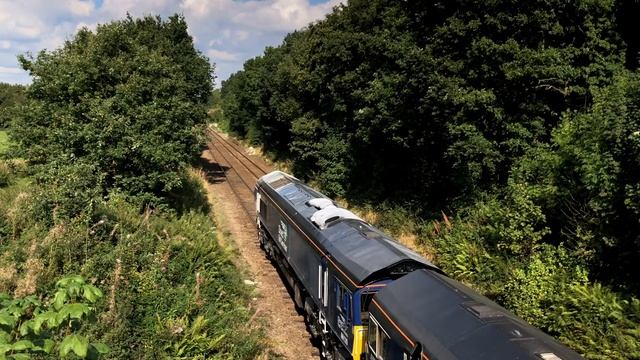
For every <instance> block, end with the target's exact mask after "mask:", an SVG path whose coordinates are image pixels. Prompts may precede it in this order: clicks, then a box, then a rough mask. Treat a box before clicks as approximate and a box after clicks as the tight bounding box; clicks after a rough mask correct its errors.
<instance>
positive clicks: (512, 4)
mask: <svg viewBox="0 0 640 360" xmlns="http://www.w3.org/2000/svg"><path fill="white" fill-rule="evenodd" d="M639 10H640V7H638V6H637V3H636V4H630V3H629V2H622V1H621V2H615V1H613V0H599V1H578V0H576V1H557V0H531V1H524V2H522V1H509V0H499V1H477V0H458V1H452V2H415V1H413V2H412V1H409V2H396V1H388V0H374V1H364V0H351V1H349V2H348V4H347V5H344V6H339V7H337V8H336V9H334V11H333V13H332V14H330V15H329V16H328V17H327V18H326V19H325V20H323V21H320V22H319V23H316V24H312V25H310V26H309V27H308V28H307V29H304V30H302V31H299V32H295V33H292V34H289V35H288V36H287V37H286V38H285V40H284V42H283V44H282V45H281V46H279V47H276V48H268V49H267V50H266V51H265V53H264V54H263V55H262V56H260V57H257V58H255V59H251V60H249V61H248V62H246V63H245V66H244V69H243V70H242V71H240V72H238V73H236V74H234V75H233V76H231V77H230V79H229V80H228V81H226V82H224V83H223V86H222V91H221V95H222V105H223V109H224V119H223V120H222V121H224V122H226V123H225V126H226V127H227V128H228V129H229V130H230V131H231V132H232V133H234V134H236V135H238V136H240V137H243V138H246V139H248V140H249V141H251V142H253V143H256V144H262V145H263V147H264V148H265V149H266V150H267V151H268V152H270V153H271V154H273V155H274V156H275V157H276V158H277V159H281V160H285V161H288V162H290V163H291V166H292V169H293V171H294V172H295V174H296V175H297V176H298V177H301V178H304V179H308V180H313V181H315V182H316V183H317V184H318V185H319V186H321V187H322V188H323V189H324V190H325V191H327V192H329V193H331V194H333V195H339V196H346V197H347V198H348V199H349V200H350V201H351V202H356V203H358V202H360V203H365V204H366V203H380V202H384V203H385V204H387V205H384V206H385V207H387V208H393V209H396V208H398V207H400V208H404V209H405V210H401V211H400V213H403V211H407V210H408V211H409V212H412V213H415V214H416V215H417V219H416V220H414V222H415V224H416V225H415V226H414V227H413V228H414V230H415V231H416V232H417V233H418V234H419V235H420V236H419V239H418V242H419V243H422V244H426V245H428V246H429V247H430V248H431V249H432V251H433V255H434V256H435V258H436V260H437V261H438V263H439V264H440V265H441V266H442V267H443V268H444V269H445V270H447V271H448V272H450V273H451V274H452V275H454V276H456V277H458V278H460V279H462V280H464V281H466V282H468V283H470V284H472V285H473V286H475V287H476V288H478V289H480V290H482V291H484V292H485V293H487V294H489V295H490V296H492V297H493V298H495V299H496V300H498V301H500V302H501V303H502V304H505V305H506V306H507V307H509V308H510V309H512V310H513V311H515V312H516V313H517V314H518V315H520V316H522V317H524V318H526V319H527V320H529V321H531V322H532V323H534V324H535V325H537V326H540V327H542V328H543V329H545V330H546V331H548V332H550V333H552V334H554V335H556V336H558V337H559V338H561V339H562V340H563V341H565V342H567V343H568V344H569V345H571V346H572V347H574V348H575V349H577V350H579V351H580V352H582V353H583V354H585V355H587V356H588V357H590V358H599V357H605V358H629V357H631V358H640V346H638V344H639V343H640V335H639V334H640V313H639V309H638V300H637V299H636V298H633V296H632V295H634V294H637V293H638V291H639V290H640V281H639V280H638V279H640V270H639V269H638V267H637V266H635V262H636V261H637V259H638V258H639V257H640V238H639V237H638V234H639V233H640V221H639V219H640V212H639V209H640V195H638V194H640V172H638V169H639V168H640V135H639V134H640V133H639V131H640V112H639V111H640V110H639V106H640V105H639V104H640V97H639V96H640V82H639V75H638V74H637V72H636V70H635V68H636V67H637V65H638V62H637V59H638V42H637V39H636V38H635V34H634V31H635V30H633V29H636V28H637V27H634V24H633V21H634V20H632V19H634V18H637V15H638V13H639ZM441 211H444V212H445V213H449V214H450V213H454V214H455V215H456V216H455V218H454V220H453V221H451V219H449V218H445V219H446V221H444V220H439V218H440V217H441V215H440V214H441ZM434 220H435V222H434ZM442 221H444V224H446V225H443V223H442ZM560 259H562V260H560ZM601 284H604V285H601ZM614 310H615V311H614ZM578 314H579V315H578Z"/></svg>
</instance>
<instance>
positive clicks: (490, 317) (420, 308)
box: [370, 270, 582, 360]
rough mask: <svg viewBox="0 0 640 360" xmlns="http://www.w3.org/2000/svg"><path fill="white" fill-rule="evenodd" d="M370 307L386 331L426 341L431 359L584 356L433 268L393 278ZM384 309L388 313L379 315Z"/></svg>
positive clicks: (538, 359)
mask: <svg viewBox="0 0 640 360" xmlns="http://www.w3.org/2000/svg"><path fill="white" fill-rule="evenodd" d="M370 310H371V311H372V314H374V316H375V317H376V320H377V321H378V322H379V323H380V325H382V327H383V328H384V329H385V330H386V331H388V332H391V333H394V334H396V335H397V336H398V337H400V338H404V339H405V341H406V340H407V338H406V337H409V338H410V339H411V341H412V342H414V343H415V342H418V343H420V344H422V349H423V353H424V354H425V355H426V356H427V357H428V359H432V360H433V359H474V360H476V359H536V360H541V359H556V360H568V359H582V357H580V355H578V354H577V353H575V352H574V351H572V350H570V349H568V348H566V347H565V346H563V345H562V344H560V343H558V342H557V341H556V340H554V339H553V338H551V337H550V336H548V335H547V334H545V333H543V332H542V331H540V330H538V329H536V328H534V327H532V326H531V325H529V324H527V323H526V322H525V321H523V320H521V319H520V318H518V317H516V316H515V315H513V314H511V313H509V312H508V311H507V310H505V309H504V308H502V307H500V306H499V305H497V304H495V303H494V302H492V301H491V300H489V299H487V298H486V297H484V296H482V295H480V294H478V293H476V292H474V291H473V290H471V289H469V288H468V287H466V286H464V285H463V284H461V283H459V282H457V281H455V280H452V279H450V278H448V277H446V276H444V275H441V274H437V273H434V272H432V271H425V270H419V271H415V272H413V273H411V274H409V275H406V276H404V277H402V278H400V279H398V280H396V281H393V282H392V283H391V284H389V285H387V286H386V288H384V289H382V290H381V291H380V292H378V293H377V294H376V295H375V296H374V301H373V306H371V307H370ZM380 310H381V311H383V312H384V313H383V314H380V315H377V313H379V312H380ZM392 321H393V322H394V323H395V326H393V325H392V324H391V322H392ZM400 331H401V332H402V333H404V336H403V335H402V334H401V333H400ZM405 344H407V343H406V342H405ZM413 346H414V344H409V348H411V347H413Z"/></svg>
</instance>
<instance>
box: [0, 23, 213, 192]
mask: <svg viewBox="0 0 640 360" xmlns="http://www.w3.org/2000/svg"><path fill="white" fill-rule="evenodd" d="M19 60H20V63H21V65H22V67H23V68H24V69H25V70H27V71H29V73H30V74H31V76H32V77H33V83H32V85H31V86H30V87H29V89H28V91H27V94H28V98H29V101H28V103H27V105H26V106H24V108H23V109H22V111H21V114H20V116H19V117H18V118H17V119H16V121H15V123H14V125H15V126H14V128H13V129H12V131H13V132H12V137H13V139H14V140H15V142H16V143H17V145H18V147H19V149H20V151H21V153H22V155H23V156H24V157H25V158H26V159H27V160H28V161H30V162H31V163H33V164H47V165H46V167H49V168H50V167H60V166H64V165H70V164H76V165H77V164H83V165H82V166H83V167H84V168H85V169H87V168H88V169H91V172H92V173H93V176H94V177H95V179H96V182H98V183H99V187H100V188H102V189H103V192H106V191H109V190H111V189H119V190H121V191H124V192H126V193H129V194H132V195H137V196H144V197H146V198H150V197H152V196H163V195H164V194H167V193H168V192H170V191H172V190H175V189H176V188H178V187H180V186H181V176H180V170H181V169H183V168H184V167H185V166H186V165H187V164H189V163H190V162H191V161H192V160H193V159H194V158H195V156H196V155H197V154H199V151H200V147H199V138H198V132H197V127H198V125H201V124H203V123H204V122H205V119H206V112H205V104H206V103H207V101H208V97H209V96H210V93H211V90H212V71H213V69H212V67H211V66H210V65H209V62H208V60H207V59H206V57H204V56H203V55H202V54H201V53H200V52H199V51H197V50H196V49H195V48H194V45H193V39H192V38H191V36H190V35H189V34H188V32H187V25H186V22H185V20H184V18H183V17H181V16H178V15H174V16H172V17H170V18H168V19H166V20H162V19H161V18H160V17H152V16H147V17H145V18H142V19H134V18H132V17H130V16H128V17H127V18H126V19H124V20H121V21H114V22H112V23H108V24H104V25H99V26H98V27H97V29H96V30H95V32H92V31H90V30H88V29H82V30H80V31H79V32H78V33H77V34H76V35H75V36H74V37H73V38H71V39H70V40H68V41H67V42H65V44H64V46H63V47H62V48H60V49H57V50H54V51H51V52H47V51H42V52H40V53H38V54H37V55H36V56H31V55H26V56H20V58H19ZM54 173H55V172H54Z"/></svg>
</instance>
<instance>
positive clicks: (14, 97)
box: [0, 83, 25, 129]
mask: <svg viewBox="0 0 640 360" xmlns="http://www.w3.org/2000/svg"><path fill="white" fill-rule="evenodd" d="M24 90H25V88H24V86H22V85H12V84H5V83H0V129H3V128H5V127H7V126H9V123H10V122H11V120H12V119H13V116H14V112H15V107H16V106H17V105H19V104H22V103H23V102H24V98H25V96H24Z"/></svg>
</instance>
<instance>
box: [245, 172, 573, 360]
mask: <svg viewBox="0 0 640 360" xmlns="http://www.w3.org/2000/svg"><path fill="white" fill-rule="evenodd" d="M255 200H256V213H257V226H258V232H259V237H260V243H261V246H262V247H263V249H264V250H265V252H266V253H267V255H268V256H269V257H270V258H271V259H272V260H273V261H274V262H276V263H277V264H278V266H279V267H280V268H281V270H282V272H283V274H284V275H285V277H286V279H287V281H288V282H289V285H290V286H291V288H292V289H293V293H294V301H295V303H296V305H297V306H298V307H299V308H300V309H302V310H303V311H304V313H305V315H306V320H307V323H308V325H309V328H310V330H311V332H312V335H313V336H314V337H316V338H317V339H319V340H320V341H321V343H322V355H323V357H324V358H326V359H356V360H360V359H377V360H383V359H384V360H390V359H391V360H396V359H397V360H408V359H412V360H416V359H538V360H558V359H563V360H567V359H580V358H581V357H580V356H579V355H578V354H576V353H575V352H573V351H572V350H569V349H568V348H566V347H564V346H563V345H561V344H559V343H558V342H556V341H555V340H554V339H553V338H551V337H549V336H548V335H546V334H544V333H542V332H541V331H539V330H537V329H535V328H533V327H531V326H530V325H528V324H526V323H525V322H524V321H522V320H520V319H519V318H517V317H515V316H514V315H512V314H510V313H509V312H507V311H506V310H505V309H503V308H501V307H500V306H498V305H496V304H494V303H493V302H491V301H490V300H489V299H487V298H485V297H483V296H481V295H479V294H477V293H475V292H473V291H472V290H470V289H469V288H467V287H465V286H464V285H462V284H460V283H458V282H456V281H454V280H452V279H450V278H448V277H447V276H445V275H444V274H443V273H442V272H441V271H440V270H439V269H438V268H437V267H436V266H434V265H433V264H431V263H430V262H428V261H426V260H425V259H424V258H422V257H420V256H419V255H418V254H416V253H414V252H412V251H411V250H409V249H407V248H405V247H404V246H402V245H400V244H398V243H397V242H396V241H394V240H393V239H391V238H389V237H388V236H387V235H385V234H383V233H382V232H380V231H379V230H378V229H376V228H375V227H373V226H371V225H369V224H368V223H366V222H364V221H363V220H361V219H359V218H358V217H357V216H356V215H355V214H353V213H351V212H350V211H348V210H346V209H343V208H340V207H339V206H337V205H336V204H335V203H334V202H333V201H332V200H331V199H329V198H327V197H326V196H324V195H322V194H321V193H319V192H317V191H315V190H313V189H311V188H310V187H308V186H307V185H305V184H304V183H302V182H301V181H299V180H298V179H296V178H294V177H292V176H290V175H287V174H285V173H282V172H279V171H275V172H272V173H270V174H267V175H265V176H263V177H262V178H260V179H259V180H258V182H257V184H256V189H255Z"/></svg>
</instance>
